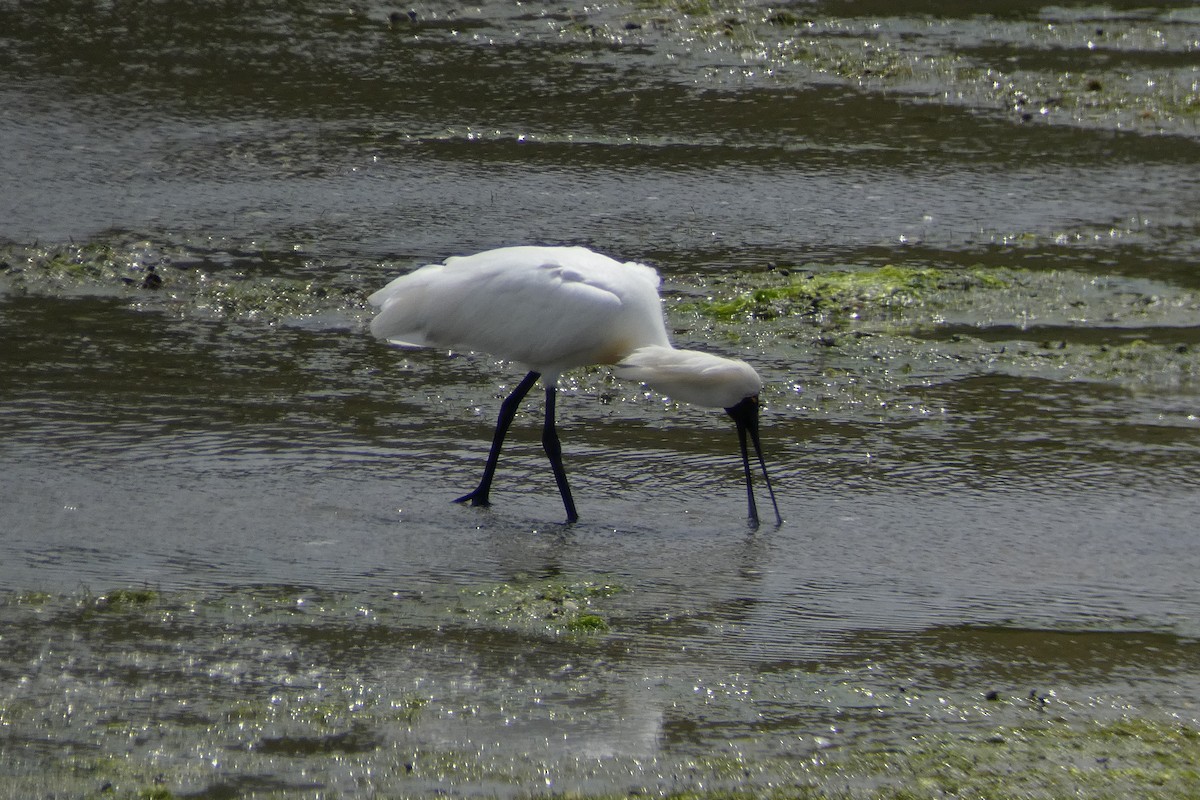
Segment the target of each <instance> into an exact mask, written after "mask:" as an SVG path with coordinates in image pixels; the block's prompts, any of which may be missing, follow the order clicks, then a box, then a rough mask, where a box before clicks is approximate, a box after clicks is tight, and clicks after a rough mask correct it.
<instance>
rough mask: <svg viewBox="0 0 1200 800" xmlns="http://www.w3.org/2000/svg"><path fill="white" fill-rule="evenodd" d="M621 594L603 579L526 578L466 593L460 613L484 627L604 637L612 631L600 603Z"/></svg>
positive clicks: (462, 593)
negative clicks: (510, 627)
mask: <svg viewBox="0 0 1200 800" xmlns="http://www.w3.org/2000/svg"><path fill="white" fill-rule="evenodd" d="M620 592H621V587H620V586H618V585H617V584H615V583H612V582H610V581H607V580H603V579H581V580H575V581H562V580H559V579H554V578H551V579H535V578H528V577H525V578H518V579H516V580H513V581H507V582H504V583H498V584H495V585H492V586H485V587H482V588H469V589H464V590H462V592H461V593H460V602H459V605H458V606H457V607H456V611H457V612H458V613H459V614H462V615H464V616H466V617H468V618H470V619H472V620H475V621H477V622H482V623H489V622H499V623H501V624H504V625H516V626H518V627H522V628H532V629H536V630H546V631H549V632H552V633H562V632H571V633H603V632H606V631H608V630H609V623H608V621H607V620H606V619H605V617H604V616H603V615H602V614H601V613H599V612H600V607H599V603H600V601H602V600H604V599H606V598H610V597H613V596H614V595H616V594H618V593H620Z"/></svg>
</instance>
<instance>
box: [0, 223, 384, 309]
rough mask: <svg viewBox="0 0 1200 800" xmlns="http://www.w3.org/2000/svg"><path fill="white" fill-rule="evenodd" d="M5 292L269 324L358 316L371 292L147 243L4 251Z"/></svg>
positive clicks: (337, 278) (0, 275)
mask: <svg viewBox="0 0 1200 800" xmlns="http://www.w3.org/2000/svg"><path fill="white" fill-rule="evenodd" d="M0 290H4V291H7V292H22V293H29V294H37V295H52V296H67V297H70V296H73V295H80V294H106V295H113V296H118V297H125V298H128V299H129V301H130V304H131V305H132V306H134V307H136V308H141V309H148V310H162V311H167V312H169V313H175V314H180V315H184V316H198V317H210V318H212V317H222V318H239V319H249V320H262V321H266V322H269V323H275V322H280V321H289V320H296V319H302V318H305V317H312V316H318V315H325V316H328V315H340V316H342V317H346V318H350V319H356V318H357V317H358V316H359V315H360V312H361V311H362V309H363V307H364V306H365V304H366V290H365V289H364V288H363V287H362V286H360V285H358V279H357V277H356V276H355V275H353V274H348V275H334V276H329V275H322V276H321V277H320V278H317V277H297V276H289V275H280V274H276V275H270V276H266V277H252V276H251V275H250V274H249V273H248V272H247V271H245V270H240V269H229V268H225V267H222V266H221V265H219V264H218V263H216V261H213V260H211V259H206V258H204V257H198V256H197V255H195V254H193V253H190V252H188V251H186V250H184V249H182V248H179V247H173V246H167V245H162V244H159V243H156V242H152V241H147V240H132V241H126V240H123V239H122V240H116V241H106V240H100V241H95V242H88V243H84V244H75V243H69V244H53V245H27V246H19V245H9V246H7V247H4V248H0Z"/></svg>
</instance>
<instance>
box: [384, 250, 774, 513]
mask: <svg viewBox="0 0 1200 800" xmlns="http://www.w3.org/2000/svg"><path fill="white" fill-rule="evenodd" d="M658 285H659V278H658V273H657V272H655V271H654V270H653V269H651V268H650V267H647V266H645V265H643V264H636V263H633V262H627V263H621V262H618V261H614V260H613V259H611V258H609V257H607V256H603V255H600V254H599V253H594V252H592V251H590V250H588V249H586V248H583V247H505V248H500V249H498V250H488V251H486V252H483V253H476V254H475V255H472V256H464V257H460V258H449V259H446V262H445V263H444V264H430V265H428V266H424V267H421V268H420V269H418V270H416V271H415V272H412V273H410V274H408V275H404V276H402V277H399V278H396V279H395V280H394V281H392V282H391V283H389V284H388V285H387V286H385V287H384V288H382V289H380V290H379V291H377V292H375V293H374V294H372V295H371V296H370V298H369V300H370V303H371V304H372V305H374V306H378V307H379V308H380V312H379V314H378V315H377V316H376V317H375V319H374V320H373V321H372V322H371V332H372V333H374V334H375V335H376V336H378V337H379V338H382V339H388V340H389V341H392V342H394V343H397V344H402V345H410V346H418V347H420V346H441V347H458V348H463V349H467V350H476V351H482V352H487V353H491V354H493V355H495V356H498V357H500V358H503V359H507V360H511V361H516V362H518V363H519V364H522V365H523V366H525V367H526V368H527V369H529V370H530V371H529V374H527V375H526V376H525V378H524V379H523V380H522V381H521V383H520V384H519V385H518V386H517V388H516V389H515V390H514V391H513V392H512V394H510V395H509V396H508V398H507V399H506V400H505V401H504V402H503V403H502V404H501V406H500V417H499V419H498V421H497V423H496V432H495V436H494V438H493V440H492V448H491V452H490V453H489V454H488V459H487V464H486V466H485V467H484V470H483V478H482V479H481V480H480V482H479V486H478V487H477V488H476V489H475V490H474V491H472V492H470V493H469V494H466V495H464V496H462V497H460V498H458V501H457V502H466V501H470V502H471V504H472V505H480V506H485V505H488V501H489V493H490V491H491V487H492V478H493V477H494V475H495V472H496V462H497V460H498V459H499V457H500V449H501V447H502V446H503V444H504V436H505V434H506V433H507V432H508V427H509V425H510V424H511V423H512V420H513V417H514V416H516V413H517V407H518V405H520V403H521V400H522V399H523V398H524V397H525V395H526V394H527V393H528V392H529V390H530V389H531V388H532V387H533V384H534V383H536V382H537V380H538V378H539V377H540V378H542V381H543V385H544V386H545V387H546V417H545V424H544V427H543V431H542V444H543V446H544V447H545V450H546V455H547V456H548V457H549V459H550V466H551V468H552V469H553V471H554V478H555V480H556V481H557V483H558V490H559V493H560V494H561V495H562V500H563V505H565V506H566V510H567V521H568V522H574V521H575V520H577V519H578V518H579V515H578V514H577V513H576V511H575V502H574V500H573V499H572V497H571V488H570V486H569V485H568V483H567V474H566V471H565V469H564V468H563V463H562V450H561V447H560V445H559V440H558V433H557V431H556V430H555V425H554V403H555V397H556V394H557V389H556V385H557V382H558V377H559V375H560V374H561V373H562V372H563V371H564V370H568V369H571V368H573V367H580V366H585V365H588V364H613V365H615V366H616V368H617V375H618V376H619V377H622V378H628V379H632V380H638V381H645V382H646V383H647V384H649V385H650V386H651V387H653V388H655V389H657V390H659V391H662V392H664V393H665V394H668V395H670V396H671V397H672V398H674V399H676V400H684V401H687V402H689V403H697V404H699V405H705V406H714V407H717V408H724V409H725V411H726V412H727V413H728V414H729V416H730V417H732V418H733V421H734V424H735V425H736V426H737V432H738V439H739V442H740V445H741V452H742V463H743V466H744V467H745V471H746V494H747V498H748V502H749V508H750V522H751V524H754V525H757V524H758V509H757V507H756V505H755V501H754V487H753V483H752V481H751V472H750V458H749V454H748V451H747V448H746V438H747V436H748V437H749V438H750V441H751V442H753V444H754V449H755V452H756V455H757V457H758V463H759V466H760V467H761V468H762V473H763V480H764V481H765V482H766V486H767V491H768V493H769V494H770V496H771V505H772V507H773V508H774V510H775V518H776V521H777V523H782V521H783V520H782V518H781V517H780V515H779V506H778V505H777V504H776V502H775V492H774V490H773V489H772V488H771V481H770V478H769V477H768V476H767V468H766V463H765V462H764V460H763V456H762V446H761V445H760V444H759V437H758V393H759V389H760V388H761V386H762V381H761V380H760V379H759V377H758V373H756V372H755V371H754V368H753V367H751V366H750V365H749V364H747V363H745V362H744V361H737V360H734V359H728V358H721V357H719V356H714V355H710V354H708V353H700V352H696V351H694V350H677V349H675V348H674V347H672V346H671V342H670V340H669V339H668V338H667V329H666V324H665V321H664V318H663V311H662V304H661V302H660V300H659V297H658Z"/></svg>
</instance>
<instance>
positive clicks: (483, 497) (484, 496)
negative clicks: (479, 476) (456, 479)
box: [454, 489, 492, 506]
mask: <svg viewBox="0 0 1200 800" xmlns="http://www.w3.org/2000/svg"><path fill="white" fill-rule="evenodd" d="M454 502H456V503H470V504H471V505H473V506H490V505H491V504H492V501H491V500H488V493H487V492H481V491H479V490H478V489H476V490H475V491H473V492H468V493H467V494H464V495H463V496H462V497H459V498H457V499H455V501H454Z"/></svg>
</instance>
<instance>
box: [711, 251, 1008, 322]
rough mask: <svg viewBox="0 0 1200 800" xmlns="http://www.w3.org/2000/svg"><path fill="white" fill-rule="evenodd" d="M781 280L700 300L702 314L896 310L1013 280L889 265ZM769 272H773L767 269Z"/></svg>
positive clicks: (757, 315) (757, 316) (768, 315)
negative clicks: (938, 295) (941, 294)
mask: <svg viewBox="0 0 1200 800" xmlns="http://www.w3.org/2000/svg"><path fill="white" fill-rule="evenodd" d="M787 272H788V275H787V276H785V277H783V278H772V277H768V278H766V279H765V280H762V281H761V283H762V285H759V286H755V287H752V288H744V289H743V288H736V287H737V283H741V282H743V281H744V280H745V279H742V281H737V282H736V283H735V288H734V290H733V292H732V294H726V296H724V297H718V298H713V299H710V300H706V301H702V302H699V303H696V304H695V306H694V308H695V309H696V310H698V311H699V312H700V313H702V314H707V315H710V316H713V317H718V318H725V319H732V318H735V317H750V318H755V319H773V318H776V317H787V316H797V315H800V316H814V317H815V316H825V315H833V316H844V315H852V314H857V313H860V312H861V311H863V310H864V309H867V308H870V309H874V310H881V309H897V308H907V307H911V306H917V305H920V304H922V303H923V302H925V301H926V298H928V297H929V296H930V295H931V293H932V292H934V291H935V290H936V291H942V292H945V291H950V290H957V291H966V290H968V289H971V288H977V287H986V288H991V289H1003V288H1006V287H1007V286H1008V285H1009V281H1008V279H1007V278H1005V277H1004V276H1003V275H1001V274H999V273H996V272H984V271H982V270H978V271H971V272H966V273H952V272H949V271H946V270H941V269H934V268H914V267H898V266H894V265H891V264H889V265H886V266H883V267H878V268H874V269H862V270H833V271H824V272H815V271H806V272H804V273H803V274H800V275H793V274H791V271H790V270H789V271H787ZM768 275H769V273H768Z"/></svg>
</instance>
